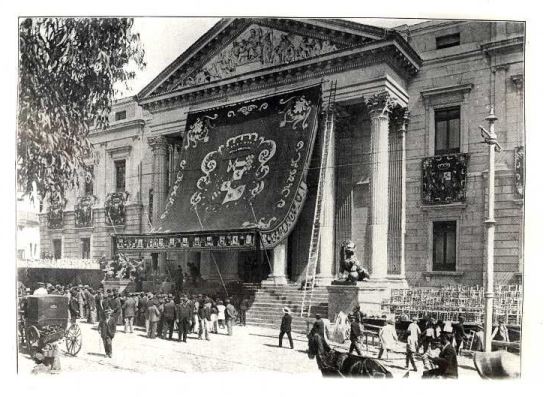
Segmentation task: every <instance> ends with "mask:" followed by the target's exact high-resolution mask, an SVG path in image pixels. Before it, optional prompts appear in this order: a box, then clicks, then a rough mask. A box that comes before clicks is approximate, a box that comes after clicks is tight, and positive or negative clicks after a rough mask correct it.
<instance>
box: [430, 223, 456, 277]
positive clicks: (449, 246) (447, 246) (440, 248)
mask: <svg viewBox="0 0 544 397" xmlns="http://www.w3.org/2000/svg"><path fill="white" fill-rule="evenodd" d="M456 240H457V222H456V221H440V222H433V271H451V272H453V271H455V264H456V260H457V258H456V256H457V254H456V253H457V241H456Z"/></svg>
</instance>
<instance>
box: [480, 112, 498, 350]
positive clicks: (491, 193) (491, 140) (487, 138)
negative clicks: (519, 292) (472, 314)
mask: <svg viewBox="0 0 544 397" xmlns="http://www.w3.org/2000/svg"><path fill="white" fill-rule="evenodd" d="M485 119H486V120H487V121H488V123H489V131H487V130H486V129H485V128H484V127H482V126H480V133H481V134H482V137H483V138H484V143H487V145H488V146H489V175H488V178H487V182H488V205H487V218H486V220H485V221H484V224H485V227H486V229H487V264H486V277H487V285H486V290H485V294H484V296H485V339H484V340H485V351H486V352H490V351H491V333H492V332H493V297H494V287H493V283H494V280H493V275H494V248H495V152H500V151H501V150H502V148H501V146H500V145H499V143H498V142H497V134H495V121H497V116H495V110H494V108H493V106H492V107H491V109H490V111H489V116H487V117H486V118H485Z"/></svg>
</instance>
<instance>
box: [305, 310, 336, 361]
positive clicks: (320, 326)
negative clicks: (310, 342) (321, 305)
mask: <svg viewBox="0 0 544 397" xmlns="http://www.w3.org/2000/svg"><path fill="white" fill-rule="evenodd" d="M316 334H317V335H319V336H320V338H321V341H322V342H323V347H324V348H325V351H326V352H328V351H330V350H331V348H330V346H329V344H328V342H327V337H326V334H325V322H324V321H323V320H322V319H321V315H320V314H319V313H317V314H316V315H315V321H314V325H313V326H312V329H311V330H310V333H309V334H308V339H311V338H312V337H313V336H314V335H316Z"/></svg>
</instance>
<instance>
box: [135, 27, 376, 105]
mask: <svg viewBox="0 0 544 397" xmlns="http://www.w3.org/2000/svg"><path fill="white" fill-rule="evenodd" d="M385 34H386V31H385V30H384V29H381V28H376V27H373V26H368V25H361V24H357V23H353V22H349V21H343V20H323V19H283V18H259V19H251V18H233V19H227V18H225V19H222V20H221V21H220V22H219V23H218V24H216V25H215V26H214V27H213V28H212V29H210V30H209V31H208V32H207V33H206V34H204V35H203V36H202V37H201V38H200V39H199V40H197V42H195V43H194V44H193V46H191V47H190V48H189V49H188V50H187V51H186V52H185V53H183V54H182V55H181V56H180V57H179V58H178V59H176V60H175V61H174V62H173V63H172V64H171V65H170V66H169V67H168V68H166V69H165V70H164V71H163V72H162V73H161V74H159V76H157V78H156V79H155V80H153V81H152V82H151V83H150V84H149V85H148V86H147V87H145V88H144V89H143V90H142V91H141V92H140V94H139V95H138V97H139V98H140V99H142V98H146V97H152V96H155V95H160V94H164V93H168V92H173V91H176V90H180V89H184V88H188V87H195V86H200V85H206V84H211V83H214V82H217V81H220V80H223V79H228V78H231V77H235V76H238V75H242V74H245V73H248V72H258V71H259V70H261V69H266V68H273V67H275V66H282V65H287V64H290V63H295V62H299V61H302V60H307V59H312V58H318V57H320V56H324V55H327V54H331V53H333V52H335V51H341V50H343V49H346V48H350V47H355V46H358V45H364V44H368V43H369V42H372V41H375V40H378V39H381V38H383V37H384V35H385Z"/></svg>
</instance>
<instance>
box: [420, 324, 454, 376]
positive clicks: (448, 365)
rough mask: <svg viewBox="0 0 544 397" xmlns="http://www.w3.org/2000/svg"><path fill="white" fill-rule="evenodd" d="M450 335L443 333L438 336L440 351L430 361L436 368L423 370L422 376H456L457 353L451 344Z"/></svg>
mask: <svg viewBox="0 0 544 397" xmlns="http://www.w3.org/2000/svg"><path fill="white" fill-rule="evenodd" d="M451 341H452V336H451V335H449V334H443V335H441V337H440V343H441V345H442V347H441V350H442V351H441V352H440V355H439V356H438V357H434V358H431V361H432V362H433V363H434V364H436V365H437V368H434V369H431V370H428V371H425V372H424V373H423V376H422V377H423V378H433V377H437V376H441V377H444V378H453V379H456V378H457V354H456V353H455V349H454V348H453V346H452V345H451Z"/></svg>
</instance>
